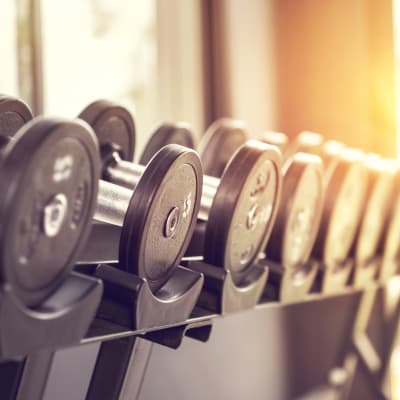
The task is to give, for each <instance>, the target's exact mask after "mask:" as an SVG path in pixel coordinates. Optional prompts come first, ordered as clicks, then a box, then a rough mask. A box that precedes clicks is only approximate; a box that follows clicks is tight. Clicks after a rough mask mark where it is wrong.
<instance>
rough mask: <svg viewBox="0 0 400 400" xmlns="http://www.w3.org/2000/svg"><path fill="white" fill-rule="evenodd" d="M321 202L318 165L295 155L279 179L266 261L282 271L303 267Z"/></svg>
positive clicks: (309, 157)
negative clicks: (284, 268)
mask: <svg viewBox="0 0 400 400" xmlns="http://www.w3.org/2000/svg"><path fill="white" fill-rule="evenodd" d="M323 199H324V185H323V173H322V162H321V159H320V158H319V157H317V156H314V155H310V154H305V153H296V154H295V156H294V157H293V159H292V161H291V163H290V164H289V165H288V166H287V168H286V171H285V172H284V176H283V185H282V196H281V202H280V206H279V211H278V216H277V220H276V222H275V225H274V229H273V231H272V234H271V238H270V240H269V242H268V246H267V250H266V254H267V257H268V258H271V259H272V260H275V261H278V262H280V263H282V264H283V266H284V267H286V268H289V269H290V268H296V267H299V266H300V265H301V264H304V263H305V262H306V261H307V260H308V258H309V255H310V253H311V250H312V247H313V245H314V242H315V239H316V236H317V233H318V228H319V223H320V219H321V213H322V206H323Z"/></svg>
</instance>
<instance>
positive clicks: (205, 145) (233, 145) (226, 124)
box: [199, 118, 249, 177]
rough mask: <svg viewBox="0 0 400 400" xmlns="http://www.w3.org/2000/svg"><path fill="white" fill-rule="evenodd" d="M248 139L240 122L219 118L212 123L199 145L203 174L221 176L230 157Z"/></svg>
mask: <svg viewBox="0 0 400 400" xmlns="http://www.w3.org/2000/svg"><path fill="white" fill-rule="evenodd" d="M248 138H249V137H248V134H247V131H246V128H245V126H244V123H243V122H242V121H238V120H234V119H229V118H221V119H218V120H216V121H215V122H213V123H212V124H211V125H210V126H209V128H208V129H207V131H206V133H205V134H204V136H203V138H202V140H201V142H200V144H199V154H200V158H201V161H202V163H203V170H204V174H205V175H209V176H215V177H220V176H222V173H223V172H224V169H225V166H226V164H228V162H229V160H230V159H231V157H232V155H233V154H234V153H235V152H236V150H237V149H238V148H239V147H240V146H241V145H242V144H244V143H245V142H246V141H247V140H248Z"/></svg>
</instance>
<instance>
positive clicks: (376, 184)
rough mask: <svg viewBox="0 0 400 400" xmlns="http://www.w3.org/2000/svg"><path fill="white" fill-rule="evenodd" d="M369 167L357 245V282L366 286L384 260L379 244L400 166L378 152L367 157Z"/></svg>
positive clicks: (355, 254) (355, 276)
mask: <svg viewBox="0 0 400 400" xmlns="http://www.w3.org/2000/svg"><path fill="white" fill-rule="evenodd" d="M365 164H366V166H367V170H368V183H367V192H366V197H365V202H364V210H363V218H362V220H361V224H360V227H359V231H358V235H357V239H356V241H355V243H354V247H353V251H352V252H353V256H354V260H355V270H354V277H353V278H354V279H353V280H354V285H355V286H357V287H362V286H365V285H366V284H368V283H369V282H372V281H374V280H375V279H376V277H377V273H378V267H379V264H380V262H381V254H380V249H379V245H380V242H381V237H382V236H383V233H384V228H385V224H386V223H387V219H388V215H389V211H390V208H391V200H392V196H393V193H395V191H396V189H397V188H396V186H395V183H396V173H397V170H398V169H397V167H396V166H395V165H393V164H392V163H389V162H386V161H385V160H384V159H382V158H380V157H378V156H376V155H372V154H370V155H368V156H367V157H366V160H365Z"/></svg>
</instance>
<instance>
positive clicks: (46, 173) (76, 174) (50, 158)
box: [0, 118, 99, 305]
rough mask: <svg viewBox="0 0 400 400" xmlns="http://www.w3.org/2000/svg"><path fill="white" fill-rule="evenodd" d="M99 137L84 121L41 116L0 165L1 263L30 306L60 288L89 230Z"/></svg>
mask: <svg viewBox="0 0 400 400" xmlns="http://www.w3.org/2000/svg"><path fill="white" fill-rule="evenodd" d="M98 179H99V159H98V147H97V141H96V138H95V136H94V134H93V133H92V131H91V129H90V128H89V127H88V126H87V125H86V124H84V123H83V122H78V121H68V122H67V121H64V120H58V119H50V118H46V119H45V118H37V119H35V120H33V121H32V122H30V123H28V124H26V125H25V126H24V127H23V128H21V129H20V130H19V131H18V133H17V134H16V136H15V141H13V142H12V143H11V144H10V146H7V149H6V151H5V153H4V157H3V160H2V164H1V167H0V193H2V196H1V197H0V214H1V215H0V220H1V221H2V224H1V227H0V264H1V275H2V280H3V281H4V282H9V283H11V284H12V286H13V290H14V291H15V292H16V294H17V295H18V296H19V297H20V298H21V299H22V300H23V301H24V302H25V303H26V304H28V305H35V304H38V303H39V302H40V301H42V300H43V299H44V298H45V297H46V296H48V295H49V294H50V293H51V292H52V291H54V290H55V288H56V287H57V286H58V285H59V283H60V282H61V280H62V279H63V278H64V277H65V275H66V274H67V273H68V272H69V271H70V269H71V268H72V266H73V264H74V262H75V260H76V257H77V255H78V254H79V253H80V251H81V250H82V248H83V246H84V244H85V240H86V237H87V235H88V234H89V231H90V227H91V219H92V216H93V212H94V208H95V204H96V200H97V185H98Z"/></svg>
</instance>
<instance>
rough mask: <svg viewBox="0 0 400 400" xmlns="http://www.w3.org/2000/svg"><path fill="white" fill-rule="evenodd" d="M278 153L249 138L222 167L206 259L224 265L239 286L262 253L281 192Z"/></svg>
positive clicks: (213, 205)
mask: <svg viewBox="0 0 400 400" xmlns="http://www.w3.org/2000/svg"><path fill="white" fill-rule="evenodd" d="M281 162H282V160H281V155H280V153H279V151H278V149H277V148H276V147H275V146H270V145H268V144H265V143H262V142H259V141H255V140H251V141H248V142H247V143H246V144H245V145H243V146H242V147H240V148H239V149H238V150H237V152H236V153H235V154H234V156H233V157H232V159H231V161H230V162H229V163H228V165H227V166H226V169H225V171H224V174H223V175H222V178H221V181H220V184H219V186H218V189H217V192H216V194H215V197H214V200H213V203H212V206H211V209H210V212H209V215H208V223H207V228H206V234H205V244H204V260H205V261H206V262H208V263H210V264H214V265H218V266H222V267H224V268H225V269H227V270H230V271H231V273H232V278H233V280H234V281H235V283H236V284H240V282H241V280H242V278H243V276H244V275H245V274H246V273H247V270H248V268H249V267H250V266H251V265H252V263H253V262H254V261H255V260H256V259H257V257H258V255H259V253H260V252H261V251H263V249H264V247H265V244H266V241H267V240H268V238H269V235H270V234H271V230H272V226H273V224H274V222H275V218H276V214H277V210H278V204H279V199H280V194H281V185H282V178H281Z"/></svg>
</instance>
